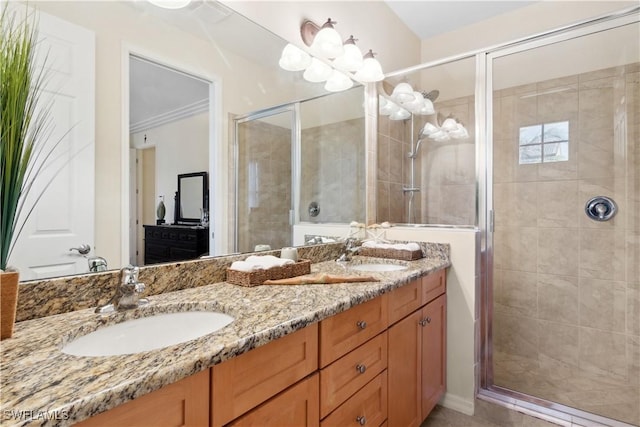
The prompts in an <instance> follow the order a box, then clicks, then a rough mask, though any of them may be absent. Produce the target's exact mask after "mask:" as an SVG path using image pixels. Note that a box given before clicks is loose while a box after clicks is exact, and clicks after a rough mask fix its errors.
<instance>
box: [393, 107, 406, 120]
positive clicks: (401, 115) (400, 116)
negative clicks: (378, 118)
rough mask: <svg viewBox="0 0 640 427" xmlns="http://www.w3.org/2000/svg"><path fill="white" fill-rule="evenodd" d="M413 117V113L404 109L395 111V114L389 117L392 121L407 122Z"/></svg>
mask: <svg viewBox="0 0 640 427" xmlns="http://www.w3.org/2000/svg"><path fill="white" fill-rule="evenodd" d="M409 117H411V113H410V112H408V111H407V110H405V109H404V108H399V109H398V111H395V112H394V113H393V114H391V115H390V116H389V118H390V119H391V120H405V119H408V118H409Z"/></svg>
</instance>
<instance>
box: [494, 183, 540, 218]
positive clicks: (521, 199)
mask: <svg viewBox="0 0 640 427" xmlns="http://www.w3.org/2000/svg"><path fill="white" fill-rule="evenodd" d="M537 206H538V195H537V191H536V184H535V183H505V184H494V186H493V208H494V212H495V214H494V215H495V224H496V225H499V226H503V227H533V226H535V225H536V224H537V221H538V213H537V209H538V208H537Z"/></svg>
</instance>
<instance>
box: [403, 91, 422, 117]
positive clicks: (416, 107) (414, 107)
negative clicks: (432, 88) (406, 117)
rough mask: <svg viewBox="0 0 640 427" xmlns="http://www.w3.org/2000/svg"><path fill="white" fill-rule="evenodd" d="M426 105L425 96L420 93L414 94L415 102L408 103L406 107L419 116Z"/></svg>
mask: <svg viewBox="0 0 640 427" xmlns="http://www.w3.org/2000/svg"><path fill="white" fill-rule="evenodd" d="M423 105H424V96H422V94H421V93H420V92H413V100H411V101H409V102H406V103H405V104H404V107H405V108H406V109H408V110H409V111H411V112H412V113H415V114H417V113H418V112H419V111H420V110H421V109H422V106H423Z"/></svg>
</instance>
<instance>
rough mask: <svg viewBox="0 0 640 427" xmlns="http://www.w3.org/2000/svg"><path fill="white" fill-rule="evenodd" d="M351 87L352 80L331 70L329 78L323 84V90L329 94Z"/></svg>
mask: <svg viewBox="0 0 640 427" xmlns="http://www.w3.org/2000/svg"><path fill="white" fill-rule="evenodd" d="M352 86H353V80H351V79H350V78H349V77H347V76H346V75H345V74H344V73H342V72H340V71H338V70H333V72H332V73H331V77H329V79H328V80H327V83H325V85H324V88H325V90H328V91H329V92H340V91H343V90H347V89H349V88H350V87H352Z"/></svg>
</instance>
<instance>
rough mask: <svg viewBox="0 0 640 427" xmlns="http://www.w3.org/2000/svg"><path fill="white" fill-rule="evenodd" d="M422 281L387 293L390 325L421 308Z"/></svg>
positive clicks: (415, 281)
mask: <svg viewBox="0 0 640 427" xmlns="http://www.w3.org/2000/svg"><path fill="white" fill-rule="evenodd" d="M421 286H422V279H420V278H419V279H415V280H413V281H412V282H411V283H409V284H407V285H404V286H402V287H400V288H397V289H394V290H393V291H391V292H390V293H389V324H390V325H392V324H394V323H396V322H397V321H398V320H401V319H403V318H405V317H406V316H408V315H409V314H411V313H413V312H414V311H416V310H417V309H419V308H420V307H421V306H422V293H421V290H422V288H421Z"/></svg>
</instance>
